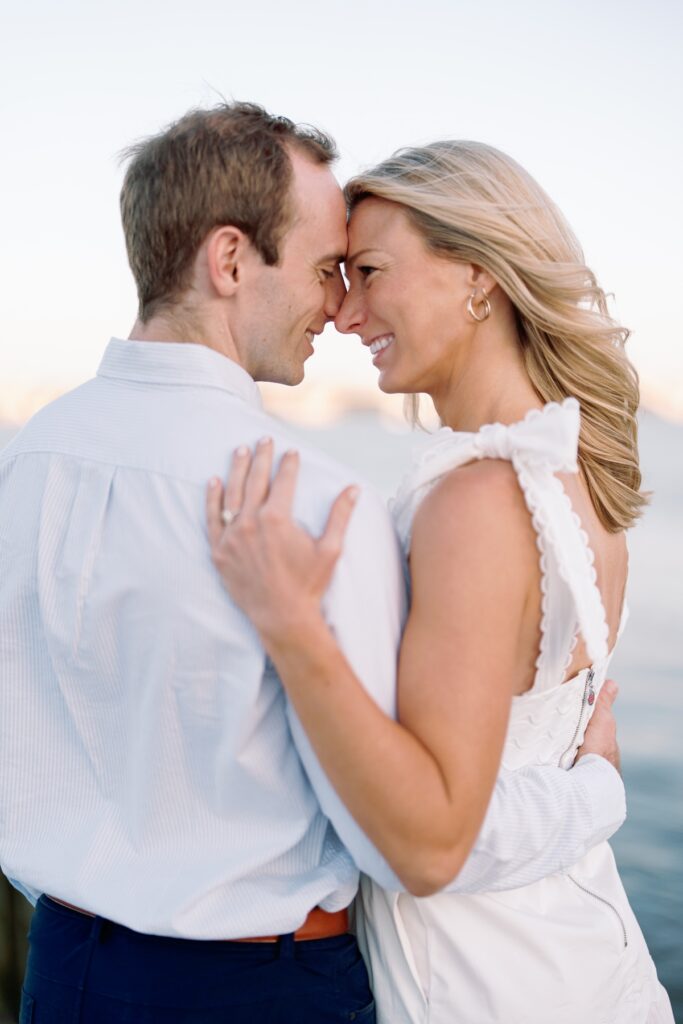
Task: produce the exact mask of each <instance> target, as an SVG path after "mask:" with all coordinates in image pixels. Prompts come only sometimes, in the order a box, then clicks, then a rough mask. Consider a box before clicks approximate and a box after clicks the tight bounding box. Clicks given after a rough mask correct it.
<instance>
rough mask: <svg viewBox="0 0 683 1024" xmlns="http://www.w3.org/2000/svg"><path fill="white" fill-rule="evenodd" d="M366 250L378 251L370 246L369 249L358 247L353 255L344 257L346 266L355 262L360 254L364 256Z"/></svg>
mask: <svg viewBox="0 0 683 1024" xmlns="http://www.w3.org/2000/svg"><path fill="white" fill-rule="evenodd" d="M366 252H379V249H373V248H372V247H370V248H369V249H359V250H358V252H354V254H353V256H347V257H346V260H345V262H346V266H347V267H350V266H351V264H352V263H355V262H356V260H359V259H360V258H361V256H365V254H366Z"/></svg>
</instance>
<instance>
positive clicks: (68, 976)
mask: <svg viewBox="0 0 683 1024" xmlns="http://www.w3.org/2000/svg"><path fill="white" fill-rule="evenodd" d="M19 1021H20V1024H66V1022H69V1024H77V1022H78V1024H81V1022H83V1024H114V1022H117V1024H118V1022H120V1021H129V1022H131V1024H161V1022H162V1021H163V1022H164V1024H181V1022H182V1024H205V1022H206V1024H219V1022H221V1024H314V1022H316V1024H328V1022H329V1024H332V1022H333V1021H334V1022H336V1024H338V1022H341V1021H356V1022H358V1024H361V1022H362V1024H375V1010H374V1004H373V1002H372V996H371V994H370V989H369V986H368V975H367V971H366V969H365V964H364V963H363V960H362V959H361V956H360V953H359V951H358V946H357V943H356V940H355V938H354V937H353V936H352V935H339V936H335V937H333V938H330V939H313V940H309V941H305V942H294V938H293V936H292V935H283V936H282V937H281V938H280V939H279V940H278V942H274V943H256V942H199V941H193V940H189V939H168V938H161V937H159V936H154V935H140V934H139V933H138V932H134V931H131V930H130V929H129V928H124V927H122V926H121V925H117V924H113V923H112V922H111V921H106V920H104V919H103V918H101V917H95V918H90V917H86V916H85V915H83V914H78V913H76V912H75V911H73V910H69V909H68V908H67V907H62V906H60V905H59V904H57V903H54V902H53V901H52V900H49V899H47V898H46V897H45V896H42V897H41V898H40V900H39V901H38V905H37V907H36V910H35V913H34V915H33V919H32V921H31V930H30V933H29V956H28V963H27V966H26V977H25V979H24V989H23V993H22V1003H21V1014H20V1017H19Z"/></svg>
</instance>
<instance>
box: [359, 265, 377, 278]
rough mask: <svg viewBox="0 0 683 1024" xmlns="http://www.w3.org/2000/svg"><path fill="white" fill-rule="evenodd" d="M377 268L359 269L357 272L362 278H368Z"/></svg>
mask: <svg viewBox="0 0 683 1024" xmlns="http://www.w3.org/2000/svg"><path fill="white" fill-rule="evenodd" d="M376 269H377V268H376V267H367V266H366V267H359V268H358V271H359V273H360V274H362V275H363V277H369V276H370V274H372V273H373V272H374V271H375V270H376Z"/></svg>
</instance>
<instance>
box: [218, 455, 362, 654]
mask: <svg viewBox="0 0 683 1024" xmlns="http://www.w3.org/2000/svg"><path fill="white" fill-rule="evenodd" d="M272 465H273V442H272V440H271V439H270V438H263V439H262V440H261V441H259V443H258V445H257V447H256V450H255V452H254V455H253V457H252V454H251V452H250V451H249V449H248V448H238V449H237V450H236V452H235V453H234V456H233V460H232V466H231V469H230V474H229V476H228V479H227V482H226V485H225V488H223V487H222V486H221V482H220V480H219V479H218V478H216V477H214V478H213V479H212V480H211V481H210V483H209V487H208V491H207V498H206V514H207V521H208V530H209V541H210V543H211V557H212V560H213V563H214V565H215V566H216V568H217V569H218V571H219V572H220V574H221V577H222V579H223V582H224V583H225V585H226V587H227V589H228V591H229V593H230V595H231V597H232V598H233V600H234V601H235V602H236V603H237V604H238V605H239V606H240V608H242V610H243V611H244V612H245V613H246V614H247V615H248V616H249V618H250V619H251V621H252V622H253V623H254V625H255V626H256V628H257V629H258V631H259V633H260V634H261V636H262V638H263V639H264V640H275V641H278V640H281V639H283V638H285V637H286V636H288V635H291V632H292V630H295V629H296V628H297V626H298V625H299V624H300V623H301V622H302V621H304V620H305V619H306V618H307V617H310V616H311V615H317V616H319V615H320V601H321V598H322V596H323V594H324V593H325V591H326V590H327V587H328V586H329V583H330V580H331V578H332V573H333V571H334V567H335V565H336V563H337V560H338V558H339V556H340V554H341V551H342V545H343V541H344V536H345V533H346V529H347V526H348V523H349V520H350V518H351V513H352V512H353V507H354V504H355V502H356V499H357V497H358V488H356V487H347V488H346V489H345V490H344V491H342V493H341V494H340V495H339V496H338V497H337V499H336V500H335V502H334V504H333V505H332V509H331V511H330V515H329V518H328V521H327V525H326V527H325V530H324V532H323V534H322V536H321V537H319V538H317V539H316V538H315V537H312V536H311V535H310V534H309V533H308V532H307V531H306V530H304V529H302V528H301V527H299V526H297V525H296V523H295V522H294V520H293V518H292V502H293V499H294V491H295V488H296V483H297V476H298V471H299V456H298V453H297V452H295V451H288V452H287V453H286V454H285V455H283V457H282V459H281V461H280V465H279V467H278V470H277V472H276V473H275V476H274V477H273V480H272V483H271V470H272Z"/></svg>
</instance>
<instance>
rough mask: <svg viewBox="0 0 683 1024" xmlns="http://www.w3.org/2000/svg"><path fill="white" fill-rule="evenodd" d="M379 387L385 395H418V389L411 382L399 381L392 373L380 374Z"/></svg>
mask: <svg viewBox="0 0 683 1024" xmlns="http://www.w3.org/2000/svg"><path fill="white" fill-rule="evenodd" d="M377 387H378V388H379V389H380V391H383V392H384V394H385V395H409V394H413V393H417V389H416V388H414V387H412V386H411V382H410V381H406V380H399V379H398V377H396V376H395V375H394V376H392V374H390V373H380V375H379V378H378V380H377Z"/></svg>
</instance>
